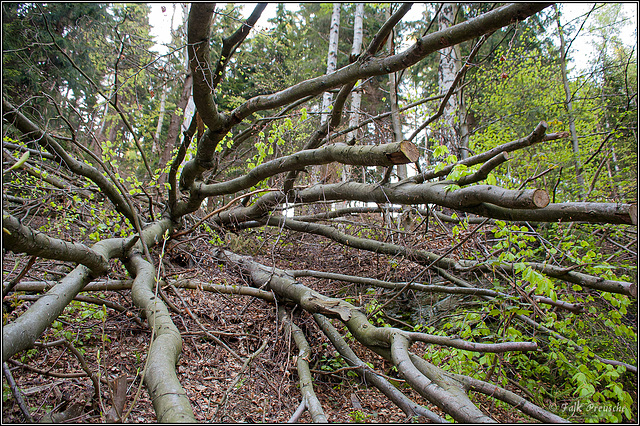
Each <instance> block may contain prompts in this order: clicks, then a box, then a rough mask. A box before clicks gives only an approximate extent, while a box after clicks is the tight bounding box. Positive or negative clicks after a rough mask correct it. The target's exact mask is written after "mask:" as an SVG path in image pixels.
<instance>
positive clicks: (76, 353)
mask: <svg viewBox="0 0 640 426" xmlns="http://www.w3.org/2000/svg"><path fill="white" fill-rule="evenodd" d="M35 345H36V346H40V347H45V348H49V347H52V346H59V345H64V346H66V348H67V349H69V350H70V351H71V353H72V354H73V355H74V356H75V357H76V358H77V359H78V361H79V362H80V367H82V369H83V370H84V372H85V373H86V374H87V376H89V378H90V379H91V381H92V382H93V391H94V395H95V396H96V397H97V396H99V392H100V384H99V381H98V377H97V376H96V374H95V373H94V372H93V371H91V369H89V366H88V365H87V361H86V360H85V359H84V356H83V355H82V353H81V352H80V351H79V350H77V349H76V348H75V346H73V343H71V342H70V341H69V340H67V338H66V337H65V338H64V339H60V340H56V341H55V342H50V343H38V342H36V343H35Z"/></svg>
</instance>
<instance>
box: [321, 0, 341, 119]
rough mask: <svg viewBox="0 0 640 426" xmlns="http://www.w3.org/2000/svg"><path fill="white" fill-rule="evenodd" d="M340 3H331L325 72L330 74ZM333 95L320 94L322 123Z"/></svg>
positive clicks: (333, 67) (335, 51)
mask: <svg viewBox="0 0 640 426" xmlns="http://www.w3.org/2000/svg"><path fill="white" fill-rule="evenodd" d="M340 7H341V6H340V3H334V4H333V13H332V14H331V28H330V29H329V52H328V53H327V74H331V73H332V72H334V71H335V70H336V65H337V63H338V33H339V31H340ZM332 99H333V95H332V94H331V93H329V92H325V93H324V95H323V96H322V115H321V116H320V122H321V123H322V124H324V123H326V122H327V118H328V117H329V113H328V111H329V107H330V106H331V101H332Z"/></svg>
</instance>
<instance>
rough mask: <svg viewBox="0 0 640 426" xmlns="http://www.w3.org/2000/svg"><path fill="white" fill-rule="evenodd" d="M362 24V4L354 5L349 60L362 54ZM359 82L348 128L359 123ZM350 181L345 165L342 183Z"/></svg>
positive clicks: (349, 139)
mask: <svg viewBox="0 0 640 426" xmlns="http://www.w3.org/2000/svg"><path fill="white" fill-rule="evenodd" d="M363 22H364V3H356V13H355V15H354V17H353V45H352V46H351V58H354V59H355V58H357V57H358V55H360V52H362V27H363ZM360 83H361V80H358V82H357V83H356V86H355V88H354V89H353V91H352V92H351V114H350V116H349V127H353V126H357V125H358V122H359V121H360V103H361V102H362V91H361V88H360ZM357 136H358V131H357V130H354V131H352V132H349V133H348V134H347V144H349V145H355V143H356V138H357ZM349 179H351V166H350V165H348V164H345V165H344V167H343V168H342V181H343V182H346V181H348V180H349Z"/></svg>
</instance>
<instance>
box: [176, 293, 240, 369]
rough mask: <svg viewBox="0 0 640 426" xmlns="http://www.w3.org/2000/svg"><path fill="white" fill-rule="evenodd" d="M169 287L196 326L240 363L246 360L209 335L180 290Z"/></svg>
mask: <svg viewBox="0 0 640 426" xmlns="http://www.w3.org/2000/svg"><path fill="white" fill-rule="evenodd" d="M169 287H171V290H173V293H174V294H175V295H176V296H178V298H179V299H180V301H181V302H182V306H184V308H185V310H186V311H187V313H188V314H189V316H190V317H191V319H193V320H194V321H195V322H196V324H198V325H199V326H200V328H201V329H202V331H203V332H204V333H205V334H206V335H207V336H208V337H209V338H210V339H212V340H213V341H214V342H216V343H217V344H219V345H220V346H222V347H223V348H225V349H226V350H227V351H228V352H229V353H230V354H231V355H233V356H234V357H235V358H236V359H237V360H238V361H244V359H243V358H242V357H241V356H240V355H238V354H237V353H235V351H234V350H233V349H231V348H230V347H229V346H227V345H226V344H225V343H224V342H223V341H222V340H220V339H218V338H217V337H216V336H215V335H213V334H211V333H209V332H208V331H207V328H206V327H205V326H204V325H203V324H202V323H201V322H200V320H199V319H198V317H196V316H195V315H194V314H193V312H191V309H189V305H188V304H187V302H186V301H185V300H184V299H183V298H182V295H181V294H180V293H179V292H178V289H177V288H176V287H175V286H174V285H173V284H169Z"/></svg>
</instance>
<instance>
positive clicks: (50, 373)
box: [8, 359, 104, 380]
mask: <svg viewBox="0 0 640 426" xmlns="http://www.w3.org/2000/svg"><path fill="white" fill-rule="evenodd" d="M8 362H10V363H11V364H13V365H15V366H18V367H20V368H24V369H26V370H29V371H33V372H34V373H38V374H42V375H43V376H51V377H59V378H70V379H75V378H78V377H87V373H85V372H82V373H56V372H55V371H47V370H41V369H39V368H36V367H32V366H30V365H28V364H23V363H21V362H20V361H16V360H14V359H10V360H9V361H8ZM102 379H103V380H104V377H103V378H102Z"/></svg>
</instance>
